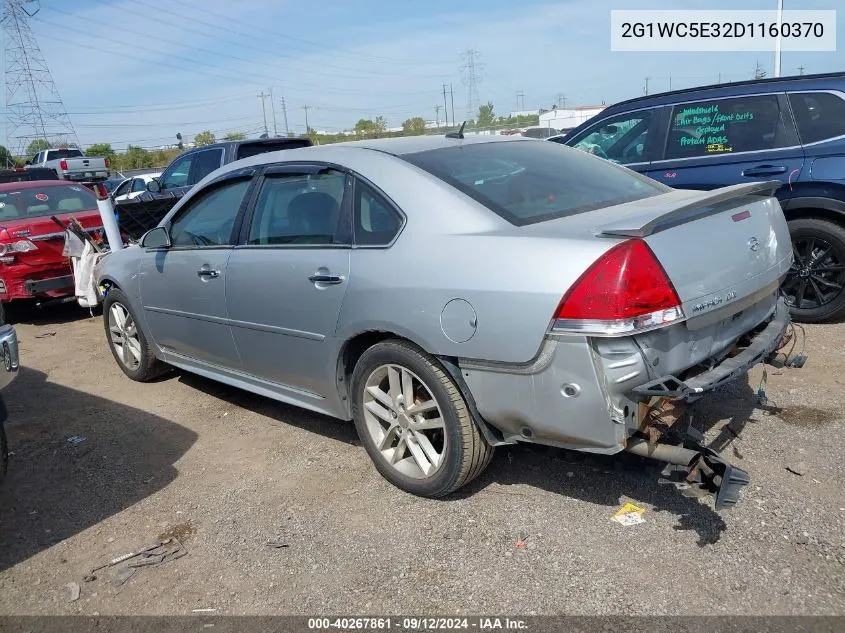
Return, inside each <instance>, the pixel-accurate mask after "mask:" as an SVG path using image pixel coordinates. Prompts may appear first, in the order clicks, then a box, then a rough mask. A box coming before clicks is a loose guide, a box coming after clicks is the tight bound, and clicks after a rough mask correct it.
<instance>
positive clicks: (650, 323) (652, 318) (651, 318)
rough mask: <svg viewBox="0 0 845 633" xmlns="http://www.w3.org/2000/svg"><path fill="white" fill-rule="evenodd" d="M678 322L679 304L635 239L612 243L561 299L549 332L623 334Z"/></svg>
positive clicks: (680, 316)
mask: <svg viewBox="0 0 845 633" xmlns="http://www.w3.org/2000/svg"><path fill="white" fill-rule="evenodd" d="M682 319H684V312H683V309H682V308H681V300H680V299H679V298H678V293H677V292H676V291H675V287H674V286H673V285H672V282H671V280H670V279H669V276H668V275H667V274H666V271H665V270H663V266H661V265H660V262H659V261H658V260H657V258H656V257H655V256H654V253H653V252H652V251H651V249H650V248H649V247H648V245H647V244H646V243H645V242H643V241H642V240H639V239H633V240H627V241H625V242H622V243H621V244H617V245H616V246H614V247H613V248H611V249H610V250H609V251H607V252H606V253H605V254H604V255H602V256H601V258H599V259H598V261H596V262H595V263H594V264H593V265H592V266H590V268H588V269H587V271H586V272H585V273H584V274H583V275H581V277H580V278H579V279H578V280H577V281H576V282H575V283H574V284H573V286H572V287H571V288H570V289H569V290H568V291H567V293H566V294H565V295H564V296H563V299H562V300H561V302H560V305H559V306H558V309H557V313H556V314H555V321H554V324H553V326H552V329H553V331H555V332H570V333H580V334H587V335H592V336H614V335H625V334H631V333H634V332H640V331H644V330H649V329H653V328H656V327H660V326H662V325H667V324H669V323H673V322H676V321H680V320H682Z"/></svg>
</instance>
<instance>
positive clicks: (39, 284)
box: [24, 275, 74, 295]
mask: <svg viewBox="0 0 845 633" xmlns="http://www.w3.org/2000/svg"><path fill="white" fill-rule="evenodd" d="M73 287H74V280H73V275H64V276H62V277H51V278H50V279H27V280H26V282H25V283H24V289H25V290H26V291H27V292H28V293H29V294H31V295H37V294H41V293H44V292H50V291H51V290H67V289H69V288H73Z"/></svg>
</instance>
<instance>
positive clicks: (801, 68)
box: [798, 66, 804, 75]
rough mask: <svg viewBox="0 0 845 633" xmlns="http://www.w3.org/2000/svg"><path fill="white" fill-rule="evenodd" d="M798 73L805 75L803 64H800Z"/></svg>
mask: <svg viewBox="0 0 845 633" xmlns="http://www.w3.org/2000/svg"><path fill="white" fill-rule="evenodd" d="M798 74H799V75H803V74H804V67H803V66H799V67H798Z"/></svg>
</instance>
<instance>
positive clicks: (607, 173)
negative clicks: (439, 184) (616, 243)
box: [402, 140, 671, 226]
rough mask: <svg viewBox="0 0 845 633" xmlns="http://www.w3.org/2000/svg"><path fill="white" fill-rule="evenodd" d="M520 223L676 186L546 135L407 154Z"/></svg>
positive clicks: (614, 202) (573, 212)
mask: <svg viewBox="0 0 845 633" xmlns="http://www.w3.org/2000/svg"><path fill="white" fill-rule="evenodd" d="M402 158H404V159H405V160H406V161H408V162H409V163H412V164H414V165H416V166H417V167H420V168H421V169H424V170H425V171H427V172H429V173H431V174H432V175H434V176H436V177H438V178H440V179H441V180H443V181H445V182H447V183H449V184H450V185H452V186H453V187H455V188H456V189H458V190H460V191H462V192H463V193H465V194H467V195H468V196H470V197H471V198H474V199H475V200H477V201H478V202H480V203H481V204H483V205H485V206H486V207H487V208H489V209H490V210H491V211H493V212H494V213H496V214H498V215H499V216H501V217H502V218H504V219H505V220H507V221H508V222H510V223H511V224H515V225H517V226H521V225H524V224H533V223H535V222H542V221H544V220H553V219H556V218H562V217H566V216H570V215H575V214H577V213H584V212H586V211H592V210H594V209H600V208H603V207H610V206H613V205H617V204H623V203H625V202H632V201H634V200H642V199H643V198H649V197H652V196H657V195H660V194H662V193H666V192H668V191H671V189H670V188H669V187H666V186H665V185H662V184H660V183H658V182H656V181H654V180H652V179H650V178H646V177H645V176H641V175H640V174H638V173H636V172H634V171H632V170H628V169H625V168H623V167H619V166H618V165H614V164H613V163H611V162H610V161H606V160H600V159H598V158H595V157H594V156H590V155H588V154H587V153H585V152H582V151H579V150H575V149H572V148H570V147H565V146H563V145H559V144H557V143H549V142H546V141H531V140H523V141H500V142H491V143H473V144H469V145H464V146H457V147H447V148H442V149H435V150H428V151H425V152H419V153H416V154H406V155H405V156H403V157H402Z"/></svg>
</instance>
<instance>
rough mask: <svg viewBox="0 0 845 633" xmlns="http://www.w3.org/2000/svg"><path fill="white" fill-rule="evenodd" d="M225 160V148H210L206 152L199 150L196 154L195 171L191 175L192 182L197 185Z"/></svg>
mask: <svg viewBox="0 0 845 633" xmlns="http://www.w3.org/2000/svg"><path fill="white" fill-rule="evenodd" d="M222 160H223V149H222V148H217V149H209V150H206V151H204V152H197V153H196V154H195V155H194V173H193V175H192V176H191V181H190V184H192V185H195V184H197V183H198V182H199V181H200V180H202V179H203V178H205V177H206V176H208V174H210V173H211V172H213V171H214V170H215V169H217V168H218V167H220V162H221V161H222Z"/></svg>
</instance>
